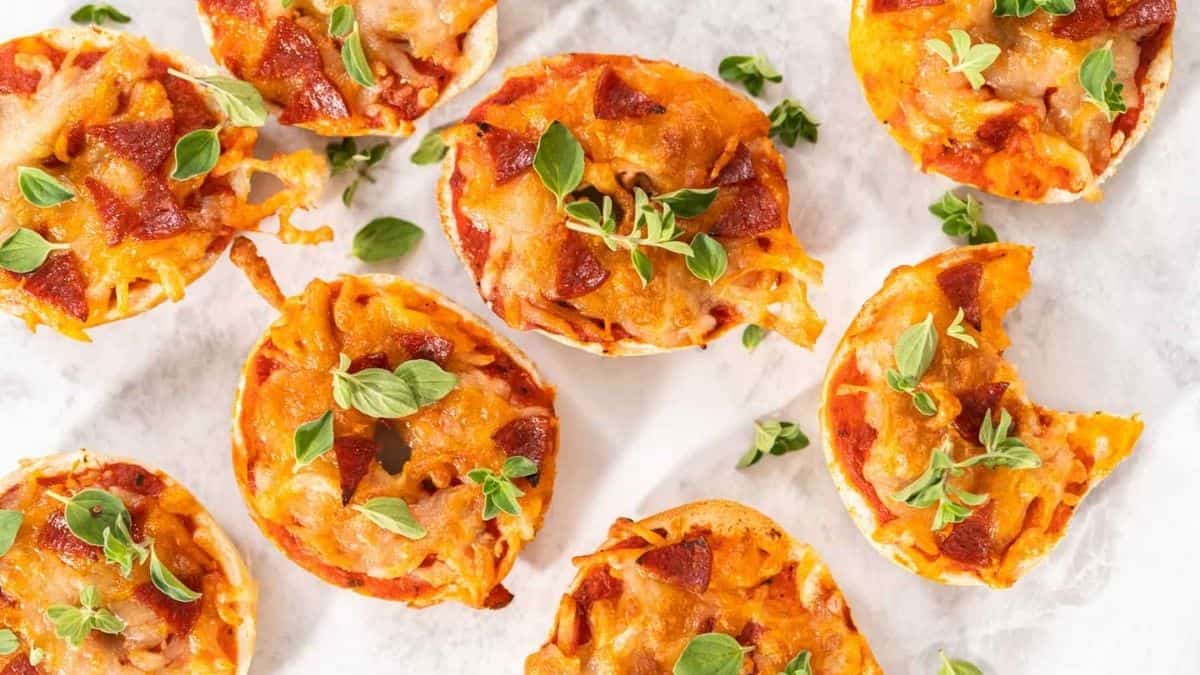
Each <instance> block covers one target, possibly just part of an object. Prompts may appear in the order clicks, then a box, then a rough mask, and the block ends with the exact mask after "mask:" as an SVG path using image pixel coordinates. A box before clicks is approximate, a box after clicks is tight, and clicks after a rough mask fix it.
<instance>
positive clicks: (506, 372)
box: [480, 352, 554, 408]
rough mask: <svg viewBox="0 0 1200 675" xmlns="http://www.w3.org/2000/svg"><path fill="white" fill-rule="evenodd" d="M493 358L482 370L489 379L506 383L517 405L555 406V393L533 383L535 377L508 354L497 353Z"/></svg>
mask: <svg viewBox="0 0 1200 675" xmlns="http://www.w3.org/2000/svg"><path fill="white" fill-rule="evenodd" d="M492 356H493V358H494V359H495V360H494V361H492V362H491V363H489V364H487V365H486V366H484V367H483V368H481V369H480V370H482V371H483V372H484V374H486V375H488V376H489V377H494V378H496V379H498V380H503V381H504V382H506V383H507V384H508V386H509V390H510V395H511V396H512V397H513V401H514V402H515V403H516V404H517V405H519V406H530V407H534V406H536V407H541V408H549V407H551V406H552V405H553V404H554V397H553V393H552V392H550V391H547V390H545V389H542V388H541V387H539V386H538V385H537V383H536V382H534V381H533V376H532V375H530V374H529V372H528V371H526V370H525V369H524V368H522V367H521V366H519V365H517V364H516V363H515V362H514V361H513V360H512V359H511V358H509V356H508V355H507V354H502V353H499V352H495V353H493V354H492Z"/></svg>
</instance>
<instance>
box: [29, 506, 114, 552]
mask: <svg viewBox="0 0 1200 675" xmlns="http://www.w3.org/2000/svg"><path fill="white" fill-rule="evenodd" d="M37 545H38V548H42V549H45V550H47V551H54V552H55V553H59V554H61V555H65V556H68V557H71V558H78V559H84V558H86V559H90V560H99V559H100V555H101V549H100V547H99V546H92V545H91V544H89V543H87V542H86V541H84V540H82V539H80V538H79V537H76V536H75V535H74V534H72V533H71V529H70V528H69V527H67V520H66V518H64V517H63V514H62V512H61V511H56V512H54V513H52V514H51V515H50V517H49V518H47V519H46V524H45V525H43V526H42V529H41V531H40V532H38V538H37Z"/></svg>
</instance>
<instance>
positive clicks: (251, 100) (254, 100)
mask: <svg viewBox="0 0 1200 675" xmlns="http://www.w3.org/2000/svg"><path fill="white" fill-rule="evenodd" d="M167 72H168V73H170V74H172V75H174V76H175V77H178V78H179V79H181V80H185V81H187V82H191V83H192V84H194V85H196V86H198V87H200V88H202V89H204V90H206V91H208V92H209V93H210V94H212V97H213V99H215V100H216V102H217V106H219V107H220V108H221V111H222V112H224V113H225V116H226V117H228V118H229V122H230V124H232V125H234V126H237V127H261V126H262V125H264V124H266V123H267V106H266V104H265V103H263V97H262V94H260V93H258V90H257V89H255V88H254V86H253V85H251V84H250V83H248V82H243V81H241V80H237V79H234V78H232V77H223V76H221V75H212V76H208V77H194V76H192V75H188V74H187V73H184V72H180V71H178V70H175V69H174V68H171V69H168V70H167Z"/></svg>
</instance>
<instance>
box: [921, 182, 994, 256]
mask: <svg viewBox="0 0 1200 675" xmlns="http://www.w3.org/2000/svg"><path fill="white" fill-rule="evenodd" d="M929 212H930V213H932V214H933V215H935V216H937V217H938V218H939V219H941V221H942V232H945V233H946V234H947V235H949V236H951V237H964V236H965V237H966V238H967V243H968V244H971V245H973V246H974V245H976V244H990V243H993V242H996V241H998V240H999V239H998V238H997V236H996V230H994V229H992V226H991V225H988V224H987V223H985V222H983V205H982V204H980V203H979V201H978V200H976V199H975V198H974V197H972V196H971V195H967V198H966V199H965V200H964V199H960V198H959V197H958V195H956V194H954V193H953V192H949V191H948V192H946V194H944V195H942V198H941V199H939V200H938V201H936V202H934V203H933V204H931V205H930V206H929Z"/></svg>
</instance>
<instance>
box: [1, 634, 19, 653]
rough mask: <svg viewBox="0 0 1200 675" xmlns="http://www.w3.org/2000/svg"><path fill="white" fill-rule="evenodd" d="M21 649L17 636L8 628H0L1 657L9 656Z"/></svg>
mask: <svg viewBox="0 0 1200 675" xmlns="http://www.w3.org/2000/svg"><path fill="white" fill-rule="evenodd" d="M20 648H21V641H20V640H18V639H17V634H16V633H14V632H12V631H11V630H9V629H7V628H0V656H8V655H9V654H12V653H13V652H15V651H17V650H18V649H20Z"/></svg>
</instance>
